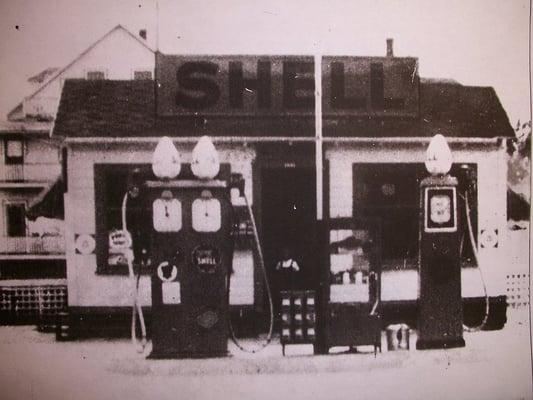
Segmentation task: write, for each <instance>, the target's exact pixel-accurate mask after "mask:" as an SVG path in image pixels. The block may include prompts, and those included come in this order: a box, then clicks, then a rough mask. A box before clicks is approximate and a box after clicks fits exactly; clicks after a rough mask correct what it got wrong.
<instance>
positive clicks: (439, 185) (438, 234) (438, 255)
mask: <svg viewBox="0 0 533 400" xmlns="http://www.w3.org/2000/svg"><path fill="white" fill-rule="evenodd" d="M451 165H452V154H451V151H450V149H449V147H448V144H447V143H446V139H445V138H444V137H443V136H442V135H436V136H435V137H433V139H432V140H431V142H430V145H429V147H428V151H427V159H426V168H427V170H428V172H430V173H431V175H432V176H430V177H428V178H425V179H424V180H422V182H421V183H420V241H419V242H420V253H419V254H420V263H419V264H420V265H419V268H420V270H419V274H420V275H419V300H418V340H417V343H416V348H417V349H431V348H451V347H463V346H464V345H465V342H464V339H463V309H462V297H461V260H460V257H461V255H460V232H459V228H458V227H459V215H460V212H459V210H458V201H457V186H458V181H457V179H456V178H454V177H452V176H449V175H447V174H448V172H449V170H450V168H451Z"/></svg>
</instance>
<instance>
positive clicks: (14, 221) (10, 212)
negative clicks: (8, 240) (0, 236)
mask: <svg viewBox="0 0 533 400" xmlns="http://www.w3.org/2000/svg"><path fill="white" fill-rule="evenodd" d="M6 222H7V232H6V233H7V236H9V237H20V236H26V206H25V204H24V203H9V204H6Z"/></svg>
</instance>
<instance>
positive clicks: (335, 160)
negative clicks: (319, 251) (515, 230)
mask: <svg viewBox="0 0 533 400" xmlns="http://www.w3.org/2000/svg"><path fill="white" fill-rule="evenodd" d="M451 147H452V152H453V157H454V162H455V163H476V164H477V166H478V198H477V204H478V236H477V237H478V238H480V237H481V231H482V230H491V229H497V230H498V241H499V243H498V246H497V247H491V248H485V247H480V246H478V247H480V248H479V258H480V264H481V266H482V269H483V272H484V275H485V278H486V281H487V287H488V291H489V294H490V295H491V296H495V295H503V294H505V276H506V271H507V268H506V267H507V264H508V253H507V235H506V228H507V197H506V196H507V163H506V161H505V149H504V148H503V147H496V145H481V144H471V145H464V146H463V145H454V144H452V146H451ZM425 156H426V145H425V144H411V145H405V144H404V145H398V144H381V145H378V146H377V147H376V146H372V145H369V144H357V145H356V144H352V145H346V144H342V145H330V146H329V147H328V148H327V149H326V159H327V160H328V161H329V166H330V169H329V180H330V193H329V195H330V209H329V212H330V216H331V217H332V218H338V217H351V216H352V214H353V199H352V195H353V176H352V175H353V169H352V164H353V163H376V164H378V163H423V162H424V160H425ZM355 178H356V177H355ZM469 282H474V283H473V284H474V285H481V281H480V280H479V279H478V280H477V281H476V280H469ZM478 289H479V288H478V287H476V288H469V287H465V288H464V290H463V293H474V292H476V293H479V290H478Z"/></svg>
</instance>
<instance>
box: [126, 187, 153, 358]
mask: <svg viewBox="0 0 533 400" xmlns="http://www.w3.org/2000/svg"><path fill="white" fill-rule="evenodd" d="M127 203H128V193H127V192H126V194H125V195H124V199H123V200H122V231H123V232H124V233H125V232H127V231H128V226H127V222H126V206H127ZM126 260H127V261H128V271H129V277H130V279H131V281H132V287H133V289H132V290H133V305H132V307H131V341H132V343H133V345H134V346H135V347H136V348H137V352H138V353H144V349H145V348H146V343H147V340H146V324H145V322H144V313H143V310H142V307H141V305H140V304H139V299H138V297H139V281H140V278H141V276H140V274H138V275H137V276H135V272H134V271H133V250H132V249H128V252H127V254H126ZM137 314H139V325H140V327H141V340H140V342H139V341H137V332H136V325H137Z"/></svg>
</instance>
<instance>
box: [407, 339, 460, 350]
mask: <svg viewBox="0 0 533 400" xmlns="http://www.w3.org/2000/svg"><path fill="white" fill-rule="evenodd" d="M455 347H465V340H464V339H463V338H462V337H458V338H450V339H418V340H417V341H416V349H417V350H430V349H452V348H455Z"/></svg>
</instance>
